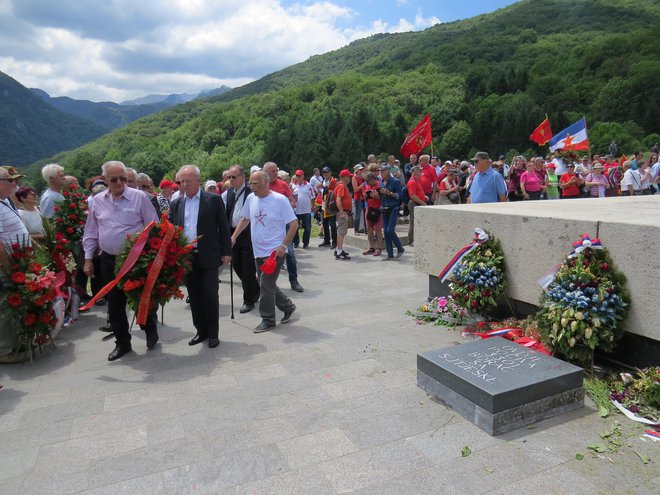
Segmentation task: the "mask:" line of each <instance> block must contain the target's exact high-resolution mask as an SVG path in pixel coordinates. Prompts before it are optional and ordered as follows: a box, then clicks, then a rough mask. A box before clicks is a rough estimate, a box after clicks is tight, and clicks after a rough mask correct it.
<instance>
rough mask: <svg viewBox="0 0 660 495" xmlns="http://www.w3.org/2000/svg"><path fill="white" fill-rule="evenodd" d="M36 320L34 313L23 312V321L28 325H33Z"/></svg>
mask: <svg viewBox="0 0 660 495" xmlns="http://www.w3.org/2000/svg"><path fill="white" fill-rule="evenodd" d="M36 321H37V316H36V315H35V314H34V313H25V316H24V317H23V323H25V324H26V325H27V326H28V327H31V326H32V325H34V324H35V323H36Z"/></svg>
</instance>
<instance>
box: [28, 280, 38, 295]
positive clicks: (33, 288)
mask: <svg viewBox="0 0 660 495" xmlns="http://www.w3.org/2000/svg"><path fill="white" fill-rule="evenodd" d="M25 287H26V288H27V290H29V291H30V292H36V291H37V289H39V284H37V283H36V282H34V281H32V280H28V281H27V282H25Z"/></svg>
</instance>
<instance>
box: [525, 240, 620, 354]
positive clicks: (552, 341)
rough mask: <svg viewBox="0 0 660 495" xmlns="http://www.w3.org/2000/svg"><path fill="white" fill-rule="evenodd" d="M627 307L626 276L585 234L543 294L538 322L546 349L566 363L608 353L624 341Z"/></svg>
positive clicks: (598, 245) (598, 244) (574, 244)
mask: <svg viewBox="0 0 660 495" xmlns="http://www.w3.org/2000/svg"><path fill="white" fill-rule="evenodd" d="M629 307H630V292H629V291H628V287H627V284H626V279H625V276H624V275H623V274H622V273H621V272H619V271H618V270H616V268H615V267H614V265H613V263H612V259H611V257H610V255H609V253H608V251H607V249H604V248H603V246H602V245H601V242H600V239H598V238H595V239H591V238H590V237H589V236H588V235H587V234H584V235H583V236H582V238H581V239H580V240H579V241H577V242H574V243H573V248H572V250H571V252H570V253H569V255H568V256H567V257H566V259H565V260H564V262H563V263H562V264H561V266H560V267H559V269H558V271H557V273H556V275H555V277H554V280H553V281H552V282H550V283H549V284H548V286H547V288H546V289H545V290H544V291H543V293H542V294H541V309H540V310H539V312H538V314H537V318H538V322H539V329H540V330H541V335H542V337H543V340H544V342H545V343H546V344H547V345H548V346H551V347H552V348H554V350H555V351H556V352H557V351H558V352H559V353H560V354H562V355H564V356H566V357H567V358H568V359H573V360H576V361H580V362H588V361H591V362H593V353H594V350H596V349H600V350H602V351H604V352H611V351H612V350H613V349H614V348H615V346H616V344H617V342H618V340H619V339H620V338H621V337H622V336H623V334H624V321H625V319H626V316H627V314H628V310H629Z"/></svg>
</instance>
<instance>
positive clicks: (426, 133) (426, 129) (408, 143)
mask: <svg viewBox="0 0 660 495" xmlns="http://www.w3.org/2000/svg"><path fill="white" fill-rule="evenodd" d="M431 141H433V137H432V136H431V116H430V115H429V114H426V117H424V118H423V119H422V120H421V122H420V123H419V124H417V127H415V128H414V129H413V130H412V132H411V133H410V134H408V135H407V136H406V140H405V141H404V142H403V144H402V145H401V154H402V155H403V157H404V158H406V159H407V158H408V157H409V156H410V155H412V154H413V153H414V154H418V153H419V152H420V151H422V150H423V149H424V148H426V147H427V146H428V145H429V144H431Z"/></svg>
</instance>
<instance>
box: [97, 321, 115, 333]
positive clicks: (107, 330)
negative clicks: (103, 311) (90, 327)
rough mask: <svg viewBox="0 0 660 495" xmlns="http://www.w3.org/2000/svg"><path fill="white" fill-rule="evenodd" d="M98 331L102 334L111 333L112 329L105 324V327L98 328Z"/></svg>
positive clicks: (108, 324)
mask: <svg viewBox="0 0 660 495" xmlns="http://www.w3.org/2000/svg"><path fill="white" fill-rule="evenodd" d="M99 330H101V331H102V332H107V333H112V327H111V326H110V323H106V324H105V325H102V326H100V327H99Z"/></svg>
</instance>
